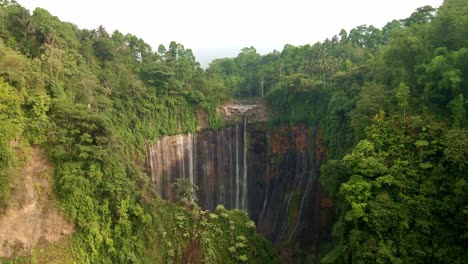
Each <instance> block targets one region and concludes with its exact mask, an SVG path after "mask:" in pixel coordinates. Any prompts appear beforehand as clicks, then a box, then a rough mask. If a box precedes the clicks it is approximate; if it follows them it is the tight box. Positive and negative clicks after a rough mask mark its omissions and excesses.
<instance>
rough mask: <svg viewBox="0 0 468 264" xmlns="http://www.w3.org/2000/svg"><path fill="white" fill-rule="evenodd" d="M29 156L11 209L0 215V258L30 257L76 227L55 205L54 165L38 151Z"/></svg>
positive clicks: (17, 184) (16, 184)
mask: <svg viewBox="0 0 468 264" xmlns="http://www.w3.org/2000/svg"><path fill="white" fill-rule="evenodd" d="M28 156H29V161H28V162H27V164H26V166H25V167H24V168H23V170H22V171H21V174H20V175H18V176H17V179H15V188H14V191H13V193H12V196H11V198H10V201H9V208H8V209H7V211H6V212H5V214H4V215H1V216H0V257H11V256H18V255H28V254H29V253H30V250H31V249H32V248H34V247H35V246H37V245H42V244H46V243H50V242H55V241H58V240H60V239H61V238H62V237H63V236H65V235H67V234H71V233H72V232H73V226H72V225H71V224H69V223H68V222H67V221H66V220H65V218H64V217H63V216H62V215H60V213H59V211H58V210H57V208H55V207H54V206H53V201H52V196H51V192H52V188H51V186H50V182H49V181H50V178H51V177H52V166H51V164H50V163H49V162H48V160H47V159H46V158H45V155H44V153H42V151H40V150H38V149H36V148H33V149H32V150H31V153H30V154H29V155H28Z"/></svg>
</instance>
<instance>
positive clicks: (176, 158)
mask: <svg viewBox="0 0 468 264" xmlns="http://www.w3.org/2000/svg"><path fill="white" fill-rule="evenodd" d="M247 125H248V115H247V113H246V112H243V116H242V117H241V119H240V122H239V123H237V124H233V125H231V126H229V127H226V128H224V129H220V130H218V131H212V130H205V131H202V132H198V133H188V134H180V135H175V136H165V137H162V138H160V139H159V140H158V141H157V142H156V143H155V144H154V145H152V146H151V145H148V146H147V149H146V155H147V166H148V167H149V168H148V174H149V176H150V177H151V181H152V183H153V184H154V186H155V190H156V192H157V193H158V194H159V195H160V197H162V198H163V199H166V200H174V199H175V198H176V197H175V193H174V190H173V183H174V182H175V181H176V180H177V179H178V178H181V179H187V180H189V181H190V182H191V183H193V184H195V185H197V186H198V190H197V191H195V193H194V197H195V198H196V200H197V201H198V204H199V205H200V206H201V207H203V208H205V209H209V210H214V209H215V207H216V206H217V205H218V204H223V205H224V207H225V208H227V209H240V210H244V211H247V212H248V214H249V217H251V219H252V220H253V221H255V222H256V223H257V225H258V226H259V231H260V232H261V233H262V234H264V235H265V236H266V237H267V238H268V239H269V240H271V241H277V242H281V241H284V240H291V241H292V240H295V239H298V238H299V237H304V235H302V234H303V233H304V230H306V229H307V228H309V225H310V223H309V221H310V218H311V217H312V215H314V214H317V213H316V212H317V211H314V210H315V209H312V208H311V205H312V204H315V206H317V205H318V204H320V203H319V202H317V199H319V198H317V197H318V196H317V194H316V192H317V190H318V189H317V184H318V183H317V178H318V174H319V167H320V163H321V160H320V158H317V157H315V156H313V155H314V152H311V151H310V150H311V149H312V148H310V147H309V139H308V138H309V131H308V129H307V127H306V126H304V125H302V126H301V125H296V126H294V127H285V128H284V129H283V128H281V129H278V128H274V129H276V130H274V129H273V130H274V131H275V132H272V133H271V134H270V132H268V131H269V130H267V129H265V128H263V127H260V128H257V127H255V126H253V127H248V128H247ZM268 129H270V128H268ZM314 133H317V132H315V131H314ZM315 155H318V154H315ZM291 216H292V217H293V219H291ZM291 220H292V221H291ZM314 221H316V222H317V221H318V220H314ZM316 222H314V223H316ZM309 230H312V229H309ZM298 234H301V235H300V236H299V235H298ZM309 235H310V236H314V233H310V234H309Z"/></svg>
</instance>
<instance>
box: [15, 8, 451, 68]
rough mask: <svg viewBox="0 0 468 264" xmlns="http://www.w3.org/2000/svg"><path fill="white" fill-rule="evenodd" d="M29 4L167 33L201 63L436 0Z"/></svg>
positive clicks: (314, 36)
mask: <svg viewBox="0 0 468 264" xmlns="http://www.w3.org/2000/svg"><path fill="white" fill-rule="evenodd" d="M17 2H18V3H19V4H21V5H22V6H24V7H26V8H27V9H29V10H30V11H31V12H32V11H33V10H34V9H35V8H36V7H42V8H45V9H47V10H48V11H49V12H50V13H51V14H52V15H54V16H57V17H59V18H60V20H62V21H67V22H71V23H73V24H75V25H77V26H78V27H79V28H86V29H94V28H97V27H98V26H99V25H102V26H104V27H105V28H106V30H107V31H108V32H109V33H111V32H113V31H114V30H119V31H120V32H121V33H123V34H126V33H131V34H133V35H136V36H137V37H139V38H142V39H143V40H144V41H145V42H146V43H148V44H150V45H151V46H152V47H153V48H154V49H155V50H156V49H157V47H158V46H159V44H163V45H165V46H166V47H167V46H169V43H170V42H171V41H172V40H174V41H176V42H178V43H181V44H183V45H184V47H185V48H186V49H187V48H190V49H192V50H193V52H194V54H195V56H196V57H197V59H198V61H200V63H201V64H202V66H204V67H206V65H207V64H208V63H209V62H210V61H211V60H212V59H214V58H220V57H235V56H236V55H237V54H238V53H239V52H240V50H241V49H242V48H243V47H250V46H254V47H255V48H256V49H257V51H258V52H259V53H261V54H266V53H268V52H271V51H273V50H274V49H276V50H279V51H281V50H282V48H283V47H284V45H285V44H292V45H305V44H313V43H316V42H317V41H323V40H324V39H326V38H331V37H333V36H334V35H338V33H339V32H340V30H341V29H345V30H346V31H348V32H349V31H350V30H351V29H352V28H354V27H356V26H360V25H364V24H366V25H374V26H375V27H378V28H381V27H383V26H384V25H385V24H386V23H387V22H390V21H392V20H393V19H402V18H406V17H409V16H410V15H411V13H412V12H414V10H415V9H416V8H418V7H421V6H424V5H431V6H433V7H438V6H440V5H441V4H442V2H443V0H320V1H318V0H269V1H263V0H262V1H260V0H229V1H227V0H175V1H174V0H172V1H170V0H166V1H160V0H153V1H150V0H146V1H145V0H130V1H129V0H126V1H123V0H113V1H104V0H64V1H60V0H17Z"/></svg>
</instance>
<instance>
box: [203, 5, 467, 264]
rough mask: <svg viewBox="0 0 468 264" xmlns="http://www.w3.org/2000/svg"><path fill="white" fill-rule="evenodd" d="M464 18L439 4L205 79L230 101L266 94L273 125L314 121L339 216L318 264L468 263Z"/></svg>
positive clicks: (250, 56)
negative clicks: (217, 79)
mask: <svg viewBox="0 0 468 264" xmlns="http://www.w3.org/2000/svg"><path fill="white" fill-rule="evenodd" d="M467 13H468V3H467V1H466V0H446V1H445V2H444V3H443V5H442V6H441V7H440V8H438V9H434V8H432V7H430V6H424V7H421V8H418V9H417V10H416V11H415V12H414V13H413V14H412V15H411V16H410V17H409V18H406V19H401V20H394V21H391V22H389V23H388V24H387V25H385V26H384V27H383V28H382V29H379V28H376V27H374V26H372V25H371V26H367V25H362V26H358V27H356V28H354V29H352V30H351V31H350V32H346V31H345V30H342V31H341V32H340V34H339V35H338V36H334V37H332V38H331V39H326V40H325V41H323V42H321V43H316V44H313V45H304V46H299V47H296V46H292V45H286V46H285V47H284V49H283V50H282V51H281V52H278V51H275V52H272V53H270V54H268V55H265V56H261V55H259V54H258V53H257V52H256V50H255V49H254V48H253V47H251V48H246V49H243V50H242V52H241V53H240V54H239V55H238V56H237V57H236V58H232V59H230V58H226V59H218V60H215V61H214V62H213V63H212V64H211V65H210V68H209V69H208V70H207V72H208V73H209V74H214V75H219V76H221V77H222V78H224V82H225V84H226V85H228V86H229V85H231V86H232V87H233V89H234V90H235V91H236V94H237V95H240V96H263V95H265V97H266V100H267V101H268V103H269V106H270V108H271V110H272V112H273V114H272V117H273V118H275V119H276V120H273V121H274V122H279V123H293V124H294V123H297V122H307V123H308V124H309V125H314V124H316V123H319V124H320V126H321V130H322V131H323V134H324V137H325V143H326V145H327V153H328V156H329V160H328V162H327V163H326V164H325V165H324V166H323V168H322V175H321V182H322V184H323V186H324V187H325V188H326V189H327V190H328V193H329V195H330V196H331V197H332V198H333V200H334V202H335V208H336V209H337V211H338V213H337V214H336V217H337V222H336V224H335V226H334V231H333V235H334V239H333V242H332V243H331V244H327V245H325V246H324V247H323V249H322V256H321V257H323V258H322V261H323V262H326V263H354V262H362V263H384V262H389V263H408V262H412V263H427V262H434V263H447V262H450V263H463V262H466V260H467V259H468V255H467V252H466V248H468V233H467V228H468V226H467V221H466V219H467V212H468V211H467V206H468V199H467V195H466V193H468V183H467V181H468V179H467V175H468V167H467V163H466V157H467V154H468V153H467V152H466V146H467V144H468V138H467V130H466V129H467V124H468V123H467V119H466V117H467V116H466V111H467V107H468V104H467V99H466V98H467V97H468V32H467V29H468V19H467V16H466V14H467ZM322 245H323V243H322ZM330 248H332V249H331V251H329V253H328V254H324V252H326V251H328V250H329V249H330Z"/></svg>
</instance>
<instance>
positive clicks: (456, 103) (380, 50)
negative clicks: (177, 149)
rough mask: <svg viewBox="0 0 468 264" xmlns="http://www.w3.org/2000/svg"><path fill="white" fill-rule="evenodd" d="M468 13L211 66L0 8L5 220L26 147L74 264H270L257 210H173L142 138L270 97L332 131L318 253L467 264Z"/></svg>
mask: <svg viewBox="0 0 468 264" xmlns="http://www.w3.org/2000/svg"><path fill="white" fill-rule="evenodd" d="M467 8H468V4H467V2H466V0H446V1H445V2H444V4H443V5H442V6H441V7H440V8H438V9H434V8H432V7H430V6H425V7H421V8H419V9H417V10H416V11H415V12H414V13H413V14H412V15H411V16H410V17H409V18H406V19H402V20H394V21H391V22H389V23H388V24H387V25H386V26H384V27H383V28H382V29H378V28H375V27H373V26H366V25H362V26H358V27H356V28H354V29H352V30H351V31H350V32H349V33H348V32H346V31H345V30H342V31H341V32H340V34H339V36H334V37H332V38H331V39H326V40H325V41H323V42H321V43H316V44H313V45H304V46H299V47H295V46H293V45H286V46H285V47H284V49H283V50H282V51H281V52H278V51H274V52H272V53H270V54H267V55H264V56H261V55H259V54H258V53H257V52H256V50H255V48H253V47H250V48H245V49H243V50H242V52H241V53H240V54H239V55H238V56H237V57H236V58H232V59H230V58H225V59H218V60H215V61H214V62H213V63H211V64H210V67H209V68H208V69H207V70H206V71H204V70H202V69H201V68H200V67H199V64H198V63H197V62H196V59H195V57H194V55H193V53H192V51H191V50H190V49H186V48H185V47H184V46H183V45H181V44H179V43H176V42H171V43H170V44H169V46H168V48H167V49H166V47H164V46H162V45H161V46H159V47H158V49H157V51H153V50H152V49H151V47H150V45H148V44H147V43H145V42H144V41H143V40H141V39H139V38H138V37H136V36H134V35H131V34H127V35H123V34H121V33H120V32H118V31H115V32H113V33H112V34H109V33H108V32H106V30H105V29H104V28H103V27H99V28H97V29H95V30H86V29H84V30H82V29H78V28H77V27H76V26H74V25H73V24H70V23H65V22H61V21H60V20H59V19H58V18H57V17H54V16H52V15H51V14H50V13H49V12H47V11H46V10H44V9H41V8H38V9H36V10H34V12H33V13H32V14H31V13H30V12H29V11H28V10H26V9H25V8H23V7H22V6H20V5H19V4H17V3H16V2H15V1H9V0H7V1H0V214H1V213H2V212H3V211H5V209H6V208H7V206H8V202H7V201H8V197H9V195H10V192H11V184H12V175H15V174H14V173H12V170H15V168H17V167H18V166H20V165H21V156H20V153H21V151H20V150H21V149H22V148H28V147H29V146H31V145H37V146H40V147H42V148H44V149H45V150H46V151H47V153H48V156H49V159H50V160H51V161H52V162H53V164H54V167H55V170H54V177H53V189H54V193H55V194H56V197H57V204H58V206H59V207H60V208H61V209H62V211H63V212H65V214H66V215H67V216H68V218H69V220H70V221H71V222H72V223H73V224H74V225H75V228H76V233H75V234H74V235H73V237H72V239H71V240H72V241H71V242H70V243H69V246H68V247H67V248H65V249H63V248H62V249H61V250H64V251H66V252H69V253H70V254H69V256H71V257H72V258H73V259H74V261H75V262H78V263H154V262H157V263H161V262H170V261H174V262H181V261H185V260H187V261H194V262H197V261H201V260H206V261H207V262H213V263H222V262H228V263H230V262H233V263H236V262H249V263H250V262H258V263H270V262H271V261H272V254H271V248H270V246H269V245H268V243H267V242H265V241H264V240H263V239H262V238H260V237H259V236H258V235H257V234H256V233H255V232H254V228H253V227H252V222H250V220H248V218H247V217H246V215H245V214H244V213H242V212H240V211H231V212H228V211H226V210H224V209H223V208H221V207H219V208H218V210H216V212H212V213H209V212H205V211H203V210H201V209H200V208H198V207H197V206H196V205H194V204H192V203H191V202H190V200H187V199H185V200H181V201H180V202H179V203H177V204H168V203H166V202H164V201H161V200H160V199H159V198H158V197H157V195H156V194H155V193H154V191H153V190H152V185H151V182H150V181H149V178H148V177H147V176H146V175H145V174H144V173H143V169H142V168H141V163H142V160H143V159H144V154H145V153H144V146H145V144H146V143H148V142H151V141H154V140H155V139H157V138H158V137H160V136H161V135H168V134H176V133H181V132H188V131H194V130H195V129H196V122H197V121H196V116H197V112H199V111H201V112H205V113H206V115H207V116H208V119H209V121H210V122H211V125H212V126H216V127H218V126H219V122H218V121H219V120H218V118H217V117H216V114H215V108H216V106H218V105H219V104H220V103H222V102H223V101H225V100H226V99H228V98H231V97H232V96H264V97H265V98H266V100H267V101H268V103H269V106H270V109H271V111H272V116H273V117H274V120H273V123H297V122H306V123H308V124H309V125H311V126H312V125H315V124H316V123H320V127H321V129H322V131H323V135H324V136H325V143H326V145H327V150H328V156H329V160H328V162H327V163H326V164H325V165H324V166H323V168H322V175H321V182H322V184H323V185H324V187H325V188H326V189H327V191H328V193H329V195H330V197H332V198H333V200H334V204H335V209H336V212H337V213H336V214H335V216H334V217H335V218H336V224H335V225H334V231H333V239H330V241H328V244H326V245H323V248H322V249H321V250H320V251H319V252H320V254H319V253H317V252H318V251H313V252H314V256H311V257H310V258H309V259H316V258H321V260H322V261H323V262H325V263H349V262H353V263H354V262H364V263H367V262H372V263H373V262H379V263H382V262H391V263H407V262H414V263H426V262H434V263H447V262H449V263H463V262H466V259H468V255H467V252H466V248H468V233H467V230H468V226H467V221H466V218H467V214H468V213H467V212H468V208H467V206H468V205H467V204H468V200H467V195H466V193H468V182H467V181H468V179H467V175H468V164H467V161H466V160H467V159H466V157H467V154H468V153H467V149H468V138H467V124H468V122H467V119H466V117H467V116H466V111H467V101H466V98H467V97H468V84H467V82H468V42H467V41H468V40H467V35H468V32H467V29H468V20H467V16H466V14H467V13H468V10H467ZM67 245H68V244H67ZM50 250H55V249H53V248H52V249H50ZM305 250H306V251H307V250H311V249H305ZM310 252H312V251H310ZM38 254H39V253H38ZM36 257H37V259H41V257H40V256H36V255H35V257H34V258H33V259H27V260H32V261H34V259H35V258H36ZM13 261H14V260H13Z"/></svg>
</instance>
